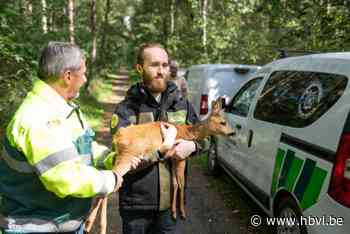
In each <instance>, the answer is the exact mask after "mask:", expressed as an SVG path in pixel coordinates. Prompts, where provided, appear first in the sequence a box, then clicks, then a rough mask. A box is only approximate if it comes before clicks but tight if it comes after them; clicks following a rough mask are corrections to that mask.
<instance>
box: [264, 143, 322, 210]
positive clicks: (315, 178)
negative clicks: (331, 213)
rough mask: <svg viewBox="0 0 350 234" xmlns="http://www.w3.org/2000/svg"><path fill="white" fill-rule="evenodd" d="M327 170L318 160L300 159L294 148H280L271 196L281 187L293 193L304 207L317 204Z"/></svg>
mask: <svg viewBox="0 0 350 234" xmlns="http://www.w3.org/2000/svg"><path fill="white" fill-rule="evenodd" d="M326 175H327V171H326V170H324V169H322V168H320V167H317V166H316V161H314V160H311V159H309V158H307V159H306V160H303V159H300V158H298V157H297V156H295V152H294V151H292V150H289V149H288V150H287V152H286V151H285V150H283V149H280V148H279V149H278V152H277V155H276V161H275V169H274V172H273V176H272V186H271V196H274V195H275V193H276V191H277V190H278V189H279V188H284V189H286V190H287V191H289V192H291V193H293V194H294V195H295V196H296V198H297V199H298V200H299V202H300V206H301V208H302V209H307V208H309V207H310V206H312V205H313V204H315V203H316V202H317V200H318V197H319V195H320V192H321V189H322V186H323V183H324V180H325V178H326Z"/></svg>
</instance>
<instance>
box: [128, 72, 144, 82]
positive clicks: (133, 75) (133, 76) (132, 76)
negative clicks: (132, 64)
mask: <svg viewBox="0 0 350 234" xmlns="http://www.w3.org/2000/svg"><path fill="white" fill-rule="evenodd" d="M128 77H129V81H130V82H131V84H136V83H138V82H140V81H141V80H142V78H141V76H140V74H139V73H138V72H136V71H135V70H130V71H129V73H128Z"/></svg>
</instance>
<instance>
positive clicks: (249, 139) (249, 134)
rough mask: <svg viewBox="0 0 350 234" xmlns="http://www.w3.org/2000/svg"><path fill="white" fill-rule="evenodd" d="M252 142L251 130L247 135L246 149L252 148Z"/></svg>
mask: <svg viewBox="0 0 350 234" xmlns="http://www.w3.org/2000/svg"><path fill="white" fill-rule="evenodd" d="M252 141H253V130H249V133H248V148H250V147H251V146H252Z"/></svg>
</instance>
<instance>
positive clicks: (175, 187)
mask: <svg viewBox="0 0 350 234" xmlns="http://www.w3.org/2000/svg"><path fill="white" fill-rule="evenodd" d="M176 167H177V162H176V160H173V161H172V164H171V174H172V175H171V180H172V183H173V195H172V203H171V214H172V216H173V219H176V202H177V191H178V183H177V175H176V173H177V170H176Z"/></svg>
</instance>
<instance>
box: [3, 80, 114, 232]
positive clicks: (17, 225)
mask: <svg viewBox="0 0 350 234" xmlns="http://www.w3.org/2000/svg"><path fill="white" fill-rule="evenodd" d="M93 135H94V132H93V131H92V129H90V128H89V127H88V124H87V122H86V121H85V120H84V118H83V116H82V114H81V112H80V111H79V109H78V108H77V106H75V105H73V104H71V103H67V102H66V101H65V100H64V99H63V98H62V97H61V96H60V95H59V94H58V93H57V92H56V91H55V90H54V89H52V88H51V87H50V86H49V85H47V84H46V83H45V82H43V81H41V80H36V81H35V83H34V87H33V89H32V91H31V92H29V93H28V95H27V97H26V98H25V100H24V101H23V103H22V105H21V106H20V108H19V109H18V110H17V112H16V113H15V115H14V117H13V119H12V120H11V122H10V123H9V125H8V127H7V129H6V136H5V139H4V142H3V151H2V153H1V158H0V195H1V197H2V198H1V202H0V226H1V228H2V229H4V230H5V232H8V233H11V232H60V231H73V230H76V229H77V228H78V227H79V226H80V225H81V223H82V221H83V219H84V218H85V216H86V215H87V213H88V211H89V208H90V205H91V197H93V196H95V195H99V194H101V195H105V194H109V193H111V192H112V191H113V189H114V187H115V176H114V174H113V173H112V172H111V171H110V170H97V169H96V166H98V165H102V164H103V163H104V162H105V160H106V158H107V157H111V156H113V153H112V152H110V151H109V150H108V149H107V148H106V147H103V146H100V145H98V144H97V143H96V142H94V141H93ZM109 161H110V160H109Z"/></svg>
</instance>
